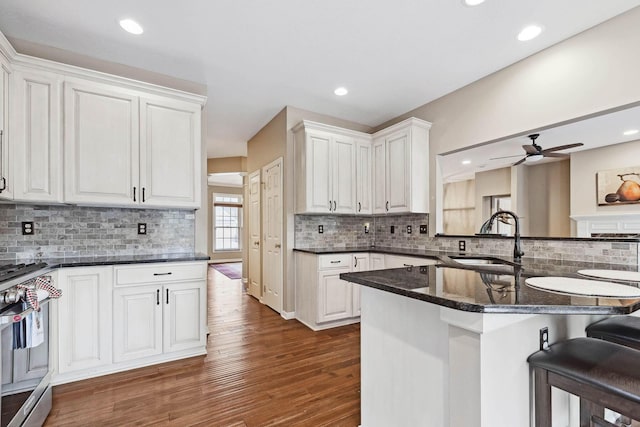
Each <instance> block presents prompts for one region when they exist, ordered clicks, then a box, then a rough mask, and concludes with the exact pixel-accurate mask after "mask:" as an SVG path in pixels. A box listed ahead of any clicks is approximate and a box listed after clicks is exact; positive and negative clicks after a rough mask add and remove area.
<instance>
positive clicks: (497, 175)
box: [474, 168, 511, 233]
mask: <svg viewBox="0 0 640 427" xmlns="http://www.w3.org/2000/svg"><path fill="white" fill-rule="evenodd" d="M510 195H511V168H500V169H494V170H490V171H486V172H480V173H476V188H475V199H476V200H475V206H476V210H475V215H476V216H475V218H476V225H475V227H474V229H475V230H476V231H475V232H476V233H477V232H478V231H480V227H482V224H483V223H484V222H485V221H486V220H488V219H489V216H490V215H491V205H490V200H489V199H488V198H489V197H490V196H510Z"/></svg>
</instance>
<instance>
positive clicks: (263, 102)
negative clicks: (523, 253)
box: [0, 0, 640, 157]
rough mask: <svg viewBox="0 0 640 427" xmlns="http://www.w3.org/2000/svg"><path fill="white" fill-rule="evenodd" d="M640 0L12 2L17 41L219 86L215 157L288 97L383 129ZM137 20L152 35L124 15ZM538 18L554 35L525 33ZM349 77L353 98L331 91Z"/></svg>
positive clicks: (227, 152) (1, 27) (242, 150)
mask: <svg viewBox="0 0 640 427" xmlns="http://www.w3.org/2000/svg"><path fill="white" fill-rule="evenodd" d="M639 5H640V0H616V1H603V0H562V1H558V0H535V1H533V0H487V1H486V2H485V3H484V4H482V5H480V6H477V7H473V8H471V7H467V6H464V5H463V3H462V1H461V0H393V1H389V0H350V1H345V0H323V1H317V0H262V1H259V0H252V1H251V0H189V1H170V0H136V1H131V0H110V1H86V0H55V1H51V0H28V1H25V0H2V1H1V2H0V31H2V32H3V33H4V34H5V35H6V36H8V37H10V38H16V39H22V40H26V41H29V42H33V43H38V44H43V45H47V46H53V47H56V48H60V49H65V50H68V51H71V52H74V53H77V54H82V55H88V56H91V57H95V58H98V59H101V60H106V61H112V62H116V63H121V64H126V65H129V66H133V67H138V68H143V69H147V70H150V71H154V72H157V73H162V74H166V75H169V76H173V77H177V78H180V79H186V80H191V81H194V82H197V83H201V84H205V85H206V86H207V87H208V96H209V100H208V104H207V117H206V123H207V138H208V140H207V147H208V155H209V157H226V156H235V155H245V154H246V141H247V140H248V139H250V138H251V137H252V136H253V135H254V134H255V133H256V132H257V131H258V130H259V129H260V128H261V127H262V126H264V125H265V124H266V123H267V122H268V121H269V120H270V119H271V118H272V117H273V116H274V115H275V114H276V113H277V112H278V111H280V110H281V109H282V108H283V107H284V106H285V105H292V106H295V107H299V108H303V109H307V110H311V111H316V112H318V113H323V114H328V115H332V116H336V117H340V118H343V119H347V120H351V121H354V122H358V123H361V124H365V125H369V126H376V125H379V124H381V123H383V122H385V121H386V120H389V119H391V118H393V117H396V116H398V115H400V114H402V113H404V112H406V111H408V110H410V109H413V108H415V107H417V106H420V105H422V104H425V103H427V102H429V101H431V100H433V99H436V98H438V97H440V96H442V95H445V94H447V93H449V92H451V91H453V90H455V89H457V88H460V87H462V86H464V85H466V84H469V83H471V82H473V81H475V80H477V79H479V78H481V77H483V76H485V75H488V74H491V73H492V72H494V71H497V70H499V69H501V68H504V67H505V66H507V65H509V64H512V63H514V62H516V61H518V60H520V59H522V58H525V57H527V56H529V55H531V54H533V53H535V52H537V51H539V50H541V49H544V48H545V47H548V46H550V45H552V44H555V43H557V42H558V41H560V40H563V39H566V38H568V37H570V36H572V35H575V34H577V33H579V32H581V31H583V30H585V29H588V28H590V27H592V26H594V25H596V24H598V23H600V22H603V21H605V20H607V19H609V18H611V17H613V16H615V15H617V14H620V13H622V12H625V11H627V10H629V9H631V8H633V7H636V6H639ZM123 17H131V18H134V19H136V20H137V21H138V22H140V23H141V24H142V26H143V27H144V28H145V33H144V34H143V35H141V36H132V35H129V34H127V33H125V32H124V31H122V30H121V29H120V28H119V26H118V23H117V22H118V20H119V19H121V18H123ZM532 22H536V23H539V24H542V25H543V26H544V28H545V31H544V32H543V33H542V35H541V36H540V37H539V38H537V39H535V40H533V41H529V42H524V43H523V42H518V41H517V40H516V38H515V36H516V34H517V33H518V31H519V30H520V29H521V28H522V27H523V26H525V25H527V24H529V23H532ZM341 85H344V86H346V87H347V88H348V89H349V90H350V93H349V94H348V95H347V96H345V97H342V98H339V97H337V96H335V95H334V94H333V90H334V89H335V88H336V87H337V86H341Z"/></svg>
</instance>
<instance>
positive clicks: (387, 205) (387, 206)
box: [385, 202, 389, 212]
mask: <svg viewBox="0 0 640 427" xmlns="http://www.w3.org/2000/svg"><path fill="white" fill-rule="evenodd" d="M385 207H386V208H387V212H389V202H387V203H386V204H385Z"/></svg>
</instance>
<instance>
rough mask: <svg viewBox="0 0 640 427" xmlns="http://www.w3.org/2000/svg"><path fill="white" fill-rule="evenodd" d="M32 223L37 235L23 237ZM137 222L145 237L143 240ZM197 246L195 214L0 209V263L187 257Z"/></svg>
mask: <svg viewBox="0 0 640 427" xmlns="http://www.w3.org/2000/svg"><path fill="white" fill-rule="evenodd" d="M23 221H33V222H34V229H35V234H34V235H31V236H28V235H27V236H23V235H22V222H23ZM139 222H143V223H146V224H147V234H146V235H139V234H138V230H137V226H138V223H139ZM194 246H195V214H194V211H192V210H180V209H174V210H156V209H121V208H94V207H80V206H40V205H23V204H20V205H14V204H8V205H0V259H1V260H17V261H24V260H32V259H35V258H39V257H42V258H61V257H82V256H96V255H97V256H100V255H135V254H141V255H146V254H156V253H189V252H193V249H194Z"/></svg>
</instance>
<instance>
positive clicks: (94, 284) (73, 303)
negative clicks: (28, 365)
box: [53, 262, 207, 384]
mask: <svg viewBox="0 0 640 427" xmlns="http://www.w3.org/2000/svg"><path fill="white" fill-rule="evenodd" d="M206 268H207V263H206V262H184V263H183V262H176V263H158V264H132V265H124V266H105V267H86V268H78V267H76V268H65V269H61V270H60V272H59V276H58V284H59V287H60V288H61V289H62V290H63V296H62V298H60V299H59V300H58V307H57V309H58V310H57V312H58V315H57V319H58V330H59V332H58V372H57V374H56V376H55V377H54V379H53V383H54V384H61V383H64V382H69V381H74V380H79V379H85V378H91V377H95V376H99V375H104V374H109V373H112V372H118V371H124V370H128V369H133V368H138V367H142V366H147V365H151V364H155V363H162V362H165V361H169V360H176V359H181V358H185V357H191V356H196V355H201V354H206V339H207V325H206V318H207V316H206V303H207V297H206V292H207V282H206Z"/></svg>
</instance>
